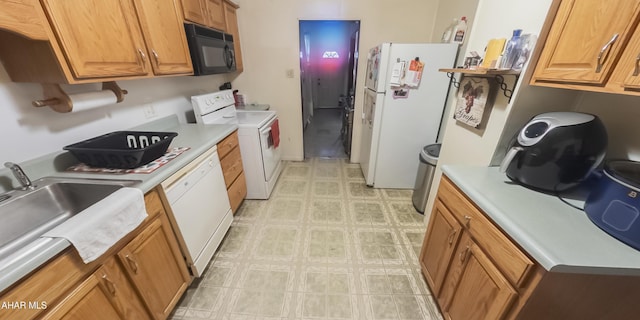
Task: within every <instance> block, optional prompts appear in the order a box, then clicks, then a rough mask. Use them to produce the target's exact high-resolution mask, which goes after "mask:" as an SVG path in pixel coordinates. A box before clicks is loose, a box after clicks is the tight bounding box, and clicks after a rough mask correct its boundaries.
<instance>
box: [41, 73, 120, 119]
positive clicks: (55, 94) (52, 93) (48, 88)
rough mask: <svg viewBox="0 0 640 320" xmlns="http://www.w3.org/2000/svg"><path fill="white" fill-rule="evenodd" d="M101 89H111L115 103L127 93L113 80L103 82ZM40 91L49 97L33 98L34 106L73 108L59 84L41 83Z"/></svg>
mask: <svg viewBox="0 0 640 320" xmlns="http://www.w3.org/2000/svg"><path fill="white" fill-rule="evenodd" d="M102 90H111V91H113V93H114V94H115V95H116V103H120V102H122V101H124V95H125V94H127V93H129V92H127V90H123V89H122V88H120V86H118V84H117V83H116V82H115V81H109V82H103V83H102ZM42 91H43V93H44V96H45V97H47V96H48V97H49V98H46V99H41V100H34V101H33V102H32V104H33V106H34V107H46V106H49V107H50V108H51V109H53V110H54V111H56V112H60V113H66V112H71V110H73V102H71V98H70V97H69V95H68V94H67V93H66V92H64V90H62V87H60V85H59V84H50V83H43V84H42Z"/></svg>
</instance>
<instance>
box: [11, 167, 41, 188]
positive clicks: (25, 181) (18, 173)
mask: <svg viewBox="0 0 640 320" xmlns="http://www.w3.org/2000/svg"><path fill="white" fill-rule="evenodd" d="M4 166H5V167H7V168H9V169H10V170H11V172H12V173H13V176H15V177H16V179H17V180H18V182H20V184H21V185H22V187H20V188H18V189H20V190H33V189H35V186H34V185H33V183H31V179H29V177H27V175H26V174H25V173H24V171H23V170H22V168H20V166H19V165H17V164H15V163H13V162H5V163H4Z"/></svg>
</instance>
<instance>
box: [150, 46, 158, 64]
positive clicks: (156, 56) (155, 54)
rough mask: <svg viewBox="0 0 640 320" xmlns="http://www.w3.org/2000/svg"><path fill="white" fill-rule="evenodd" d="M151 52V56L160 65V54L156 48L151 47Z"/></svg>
mask: <svg viewBox="0 0 640 320" xmlns="http://www.w3.org/2000/svg"><path fill="white" fill-rule="evenodd" d="M151 54H153V58H154V59H156V64H157V65H160V56H159V55H158V53H157V52H156V50H153V49H151Z"/></svg>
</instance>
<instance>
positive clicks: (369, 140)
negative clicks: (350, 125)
mask: <svg viewBox="0 0 640 320" xmlns="http://www.w3.org/2000/svg"><path fill="white" fill-rule="evenodd" d="M376 96H377V94H376V93H375V92H374V91H371V90H369V89H364V104H363V107H362V134H361V136H360V137H361V142H360V167H361V168H362V173H363V175H364V179H365V181H366V183H367V185H373V177H374V171H375V161H376V159H375V153H374V150H376V151H377V146H376V147H375V148H374V147H373V146H372V144H373V142H374V139H373V128H374V120H375V111H376Z"/></svg>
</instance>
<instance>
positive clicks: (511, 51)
mask: <svg viewBox="0 0 640 320" xmlns="http://www.w3.org/2000/svg"><path fill="white" fill-rule="evenodd" d="M520 34H522V29H515V30H513V36H511V39H509V42H507V44H506V45H505V47H504V53H503V54H502V61H501V63H500V66H499V67H500V69H511V68H513V65H514V63H515V61H516V58H517V57H518V55H519V54H520V51H521V50H522V42H521V41H520Z"/></svg>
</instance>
